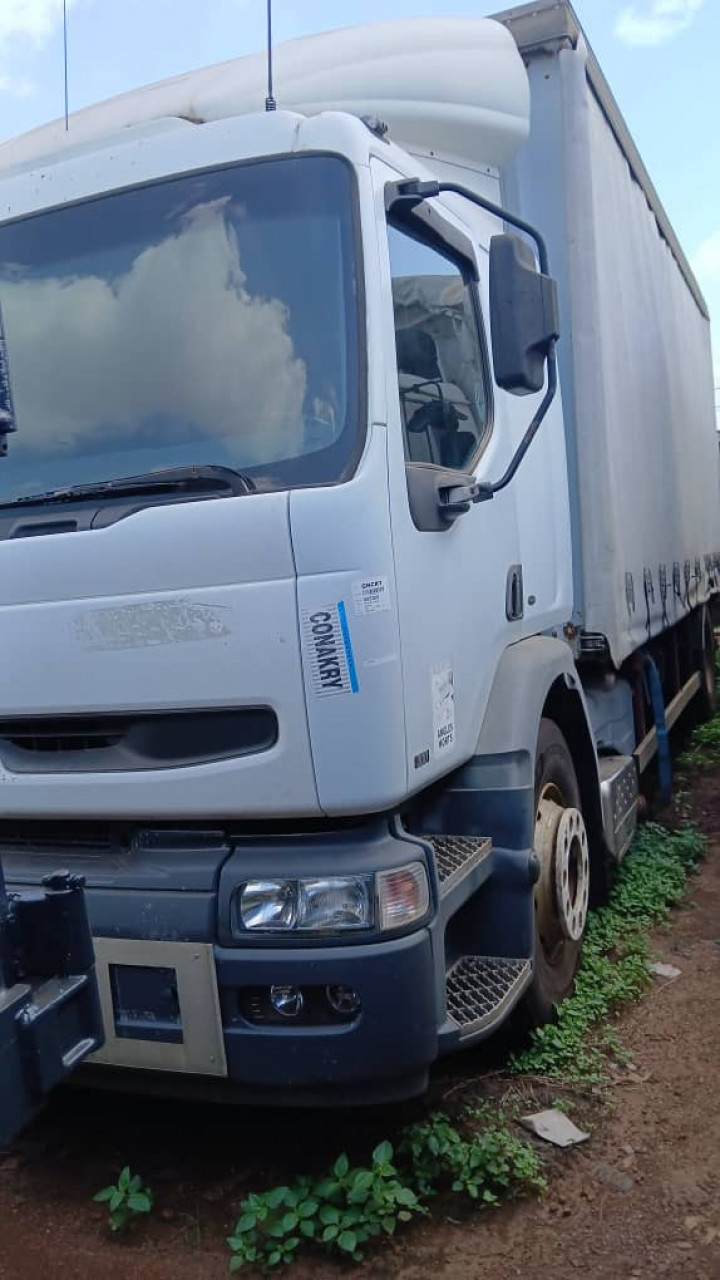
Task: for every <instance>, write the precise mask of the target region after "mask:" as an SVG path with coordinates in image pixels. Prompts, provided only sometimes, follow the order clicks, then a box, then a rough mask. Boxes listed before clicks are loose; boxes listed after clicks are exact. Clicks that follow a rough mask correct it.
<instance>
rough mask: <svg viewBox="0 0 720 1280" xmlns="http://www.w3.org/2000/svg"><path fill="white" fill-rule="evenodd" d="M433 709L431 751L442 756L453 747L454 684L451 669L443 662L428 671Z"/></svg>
mask: <svg viewBox="0 0 720 1280" xmlns="http://www.w3.org/2000/svg"><path fill="white" fill-rule="evenodd" d="M430 690H431V694H432V709H433V750H434V753H435V756H436V757H437V756H441V755H444V754H445V752H446V751H450V750H451V749H452V747H453V746H454V745H455V683H454V680H453V669H452V667H451V666H450V664H449V663H446V662H443V663H440V664H439V665H438V666H436V667H433V668H432V669H431V671H430Z"/></svg>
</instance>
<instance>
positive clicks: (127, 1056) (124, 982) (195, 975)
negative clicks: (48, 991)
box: [90, 938, 227, 1076]
mask: <svg viewBox="0 0 720 1280" xmlns="http://www.w3.org/2000/svg"><path fill="white" fill-rule="evenodd" d="M94 941H95V956H96V966H97V978H98V986H99V990H100V1003H101V1006H102V1013H103V1022H104V1026H105V1045H104V1047H103V1048H102V1049H101V1050H100V1051H99V1052H98V1053H96V1054H94V1055H93V1057H92V1058H91V1059H90V1061H91V1062H94V1063H102V1064H105V1065H108V1066H114V1067H134V1068H137V1069H140V1070H146V1071H178V1072H185V1073H189V1074H196V1075H211V1076H224V1075H226V1074H227V1064H226V1061H225V1048H224V1042H223V1035H222V1021H221V1016H220V1002H219V998H218V990H217V978H216V974H215V961H214V957H213V948H212V946H211V945H210V944H207V943H197V942H150V941H145V940H138V939H134V938H95V940H94Z"/></svg>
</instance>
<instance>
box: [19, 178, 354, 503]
mask: <svg viewBox="0 0 720 1280" xmlns="http://www.w3.org/2000/svg"><path fill="white" fill-rule="evenodd" d="M354 245H355V240H354V233H353V203H352V177H351V173H350V170H349V169H348V167H347V166H346V165H345V163H344V162H343V161H342V160H340V159H337V158H333V157H329V156H305V157H293V158H288V159H281V160H274V161H263V162H256V163H253V164H247V165H240V166H237V167H233V168H225V169H222V170H220V171H216V172H212V173H203V174H199V175H193V176H191V177H184V178H179V179H174V180H172V181H165V182H162V183H157V184H154V185H152V186H148V187H143V188H138V189H135V190H131V191H126V192H122V193H120V194H118V195H112V196H106V197H103V198H100V199H95V200H92V201H88V202H85V203H83V204H78V205H73V206H70V207H67V208H62V209H55V210H53V211H52V212H50V213H44V214H40V215H36V216H34V217H32V218H28V219H26V220H24V221H18V222H15V223H11V224H7V225H5V226H0V307H1V309H2V316H3V321H4V326H5V335H6V343H7V356H8V364H9V371H10V378H11V383H12V392H13V399H14V404H15V418H16V423H17V433H16V434H15V435H14V436H12V437H11V440H10V450H9V454H8V456H7V457H6V458H4V459H0V502H5V501H8V500H9V499H11V498H13V497H21V496H22V495H23V494H35V493H40V492H44V491H47V490H49V489H53V488H56V487H59V486H66V485H78V484H91V483H93V482H96V481H103V480H111V479H116V478H119V477H123V476H129V475H139V474H144V473H146V472H148V471H152V470H154V469H156V468H163V469H165V468H168V467H179V466H188V465H200V466H204V465H219V466H225V467H233V468H235V469H237V470H239V471H241V472H243V473H244V474H246V475H249V476H250V477H252V478H253V479H254V480H255V482H256V484H257V486H258V487H259V488H273V487H287V486H290V485H307V484H318V483H327V482H331V481H333V480H338V479H341V478H342V477H343V476H344V475H345V474H346V473H347V471H348V470H349V468H350V467H351V465H352V462H353V459H354V458H355V456H356V453H357V450H358V445H359V426H358V399H359V384H358V284H357V270H358V268H357V262H356V252H355V247H354Z"/></svg>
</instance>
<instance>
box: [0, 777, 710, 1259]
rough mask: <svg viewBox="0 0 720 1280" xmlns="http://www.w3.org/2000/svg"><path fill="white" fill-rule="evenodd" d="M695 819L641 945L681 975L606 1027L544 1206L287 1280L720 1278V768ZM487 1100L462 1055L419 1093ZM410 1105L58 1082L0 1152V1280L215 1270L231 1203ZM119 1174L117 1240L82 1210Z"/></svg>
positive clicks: (423, 1231) (324, 1156) (408, 1239)
mask: <svg viewBox="0 0 720 1280" xmlns="http://www.w3.org/2000/svg"><path fill="white" fill-rule="evenodd" d="M693 808H694V814H695V819H696V821H698V822H699V823H700V825H701V826H702V827H703V829H704V830H705V832H706V834H707V835H708V837H709V839H710V842H711V843H710V851H709V856H708V859H707V861H706V862H705V864H704V866H703V869H702V872H701V874H700V875H699V876H698V877H697V879H696V880H695V881H694V882H693V887H692V891H691V893H690V895H689V897H688V900H687V903H686V905H684V906H683V907H682V908H681V909H680V910H678V911H677V912H675V913H674V915H673V918H672V921H671V923H670V925H669V926H667V927H663V928H662V929H659V930H658V931H657V932H656V933H655V936H654V951H655V954H656V957H657V958H658V959H662V960H665V961H667V962H670V963H672V964H674V965H676V966H677V967H678V968H680V969H681V970H682V973H681V976H680V977H679V978H677V979H674V980H670V981H668V980H665V979H657V980H656V981H655V985H654V986H653V989H652V991H651V992H650V994H649V995H648V996H647V997H646V998H645V1000H644V1001H643V1002H642V1003H641V1004H639V1005H637V1006H635V1007H634V1008H633V1009H631V1010H630V1011H629V1012H628V1013H627V1014H626V1015H625V1016H624V1018H623V1019H622V1023H621V1028H622V1038H623V1040H624V1042H625V1044H626V1045H628V1046H629V1047H630V1048H631V1049H632V1051H633V1053H634V1060H633V1063H632V1069H629V1068H622V1069H621V1070H619V1071H618V1072H616V1073H615V1077H614V1084H613V1087H612V1090H611V1100H610V1106H609V1108H606V1109H600V1107H599V1105H598V1103H597V1102H593V1101H592V1100H588V1099H586V1098H584V1097H582V1096H578V1098H577V1106H578V1113H577V1115H576V1116H575V1118H576V1119H577V1120H578V1122H585V1123H588V1124H589V1126H590V1127H591V1128H592V1129H593V1132H592V1136H591V1139H590V1141H589V1142H588V1143H586V1144H585V1145H584V1146H582V1147H579V1148H577V1149H575V1150H572V1151H569V1152H562V1153H559V1152H555V1151H553V1150H548V1148H547V1147H545V1146H543V1154H544V1155H546V1156H547V1172H548V1177H549V1182H550V1189H549V1191H548V1193H547V1195H546V1196H545V1198H544V1199H543V1200H541V1201H537V1202H535V1201H528V1202H523V1203H520V1204H517V1205H513V1206H507V1207H504V1208H502V1209H500V1210H497V1211H493V1212H490V1213H488V1212H486V1213H477V1214H475V1215H470V1216H467V1215H465V1214H463V1215H462V1217H463V1220H462V1222H460V1221H451V1220H449V1219H448V1217H447V1215H445V1216H443V1215H442V1213H440V1214H436V1215H435V1216H434V1220H433V1221H432V1222H431V1223H425V1224H423V1225H422V1226H420V1227H419V1228H418V1227H416V1228H414V1229H412V1230H410V1231H409V1232H407V1233H406V1234H405V1235H404V1236H401V1237H400V1238H398V1239H397V1240H395V1241H393V1242H392V1243H391V1244H390V1245H389V1247H387V1248H384V1249H382V1250H381V1251H380V1252H378V1253H377V1254H376V1255H374V1256H372V1257H370V1258H369V1259H368V1260H367V1261H366V1263H365V1264H364V1266H363V1267H362V1268H359V1269H356V1268H354V1267H352V1266H349V1267H347V1266H343V1265H341V1264H338V1265H337V1266H333V1265H328V1264H325V1263H323V1262H318V1261H317V1260H314V1259H313V1260H312V1261H311V1262H307V1263H302V1264H299V1265H298V1266H297V1267H296V1268H295V1269H294V1270H293V1272H292V1273H291V1274H292V1275H293V1276H295V1277H297V1280H308V1277H310V1276H311V1275H312V1276H313V1277H314V1280H317V1278H318V1277H324V1276H327V1277H329V1278H331V1280H339V1277H348V1278H349V1280H354V1278H355V1277H358V1280H360V1277H362V1278H363V1280H368V1278H369V1277H371V1278H372V1280H390V1277H393V1280H421V1278H422V1280H424V1278H425V1277H426V1276H428V1275H430V1274H433V1275H435V1276H446V1277H453V1278H455V1277H457V1280H475V1278H476V1277H477V1280H480V1278H481V1277H482V1280H506V1278H509V1277H514V1276H522V1277H523V1278H524V1280H546V1278H547V1280H557V1277H559V1276H561V1277H566V1276H567V1277H572V1276H576V1275H577V1276H583V1278H584V1280H625V1278H626V1277H627V1278H628V1280H655V1278H656V1277H667V1278H668V1280H680V1278H681V1277H682V1280H716V1278H720V1105H719V1103H718V1093H719V1092H720V774H717V775H715V776H709V777H706V778H705V779H703V780H702V781H701V782H700V783H699V784H698V785H697V786H696V787H695V789H694V797H693ZM483 1068H484V1069H485V1071H486V1074H485V1075H482V1074H481V1073H482V1071H483ZM493 1088H497V1075H496V1074H495V1075H493V1073H492V1071H488V1063H487V1060H485V1061H483V1060H481V1059H477V1058H476V1059H475V1060H474V1061H472V1062H470V1061H469V1060H467V1059H466V1060H464V1061H462V1062H461V1061H460V1060H458V1065H455V1066H452V1065H451V1066H450V1067H449V1068H447V1069H445V1070H444V1071H443V1073H441V1074H439V1075H438V1077H437V1078H436V1080H435V1081H434V1083H433V1094H434V1095H435V1096H436V1097H441V1096H442V1095H443V1094H447V1093H449V1092H456V1093H457V1091H458V1090H459V1091H463V1090H465V1089H470V1090H472V1091H473V1092H474V1094H475V1095H476V1096H482V1094H483V1093H484V1092H490V1091H491V1090H492V1089H493ZM522 1088H524V1089H527V1090H528V1091H532V1090H533V1088H534V1089H535V1090H536V1098H537V1097H539V1096H541V1094H542V1090H543V1086H542V1084H541V1083H540V1082H536V1083H535V1084H533V1082H529V1083H528V1084H525V1085H523V1086H522ZM537 1091H539V1092H537ZM546 1096H549V1095H546ZM417 1111H418V1108H417V1107H414V1108H412V1107H410V1108H405V1109H398V1108H395V1109H394V1111H393V1112H389V1111H387V1110H386V1111H373V1112H362V1113H352V1112H343V1113H334V1112H331V1113H323V1112H317V1111H315V1112H303V1113H294V1112H277V1111H276V1112H264V1111H260V1110H257V1109H256V1110H253V1111H245V1110H239V1109H232V1110H228V1109H223V1108H219V1107H210V1106H196V1105H193V1106H190V1105H188V1104H187V1103H171V1102H162V1103H160V1102H157V1101H148V1100H138V1099H133V1098H127V1097H118V1096H116V1095H109V1094H96V1093H88V1092H86V1091H84V1090H82V1091H81V1090H78V1089H72V1090H69V1089H68V1090H66V1091H65V1092H64V1093H63V1094H62V1095H59V1096H58V1097H57V1098H56V1099H55V1100H54V1102H53V1104H52V1106H51V1107H50V1108H49V1109H48V1111H47V1112H46V1113H45V1114H44V1116H43V1117H42V1118H41V1119H40V1120H39V1121H38V1122H37V1123H36V1124H35V1125H34V1126H33V1128H32V1129H31V1130H30V1131H29V1132H28V1133H27V1134H26V1135H25V1137H24V1138H23V1139H22V1140H21V1141H20V1142H19V1143H18V1144H17V1145H16V1146H15V1147H14V1148H13V1150H12V1151H11V1152H9V1153H5V1154H2V1153H0V1223H1V1224H2V1225H1V1227H0V1278H1V1280H21V1278H22V1280H36V1277H37V1278H38V1280H39V1278H40V1277H43V1280H44V1278H45V1277H52V1280H91V1278H92V1280H100V1278H102V1277H105V1276H112V1277H113V1280H131V1278H132V1280H135V1277H140V1276H142V1277H143V1280H212V1278H214V1277H222V1276H224V1275H226V1274H227V1265H228V1256H229V1255H228V1252H227V1249H226V1248H225V1245H224V1240H225V1236H226V1235H227V1234H228V1233H229V1230H230V1229H231V1227H232V1225H233V1223H234V1220H235V1217H236V1209H237V1205H238V1203H239V1201H240V1199H241V1198H242V1197H243V1195H244V1194H245V1193H246V1192H247V1191H248V1190H251V1189H253V1188H256V1189H262V1188H263V1187H267V1186H270V1185H273V1184H274V1183H277V1182H280V1181H287V1180H288V1179H289V1178H290V1177H292V1176H293V1174H295V1173H298V1172H301V1171H303V1170H315V1169H320V1168H322V1167H324V1165H325V1164H326V1163H327V1162H328V1161H329V1160H330V1159H331V1158H332V1157H333V1156H334V1155H336V1154H337V1153H338V1151H339V1150H340V1149H342V1148H343V1147H344V1148H346V1149H348V1150H349V1152H350V1154H351V1156H352V1155H353V1154H354V1155H355V1156H356V1157H357V1158H358V1159H363V1158H365V1157H366V1156H367V1153H368V1150H369V1149H370V1146H369V1144H370V1143H371V1142H373V1141H374V1140H379V1139H380V1138H383V1137H388V1136H389V1137H390V1138H392V1136H393V1134H394V1133H395V1132H397V1129H398V1127H399V1125H400V1124H402V1123H403V1122H405V1121H407V1120H408V1119H410V1118H412V1116H413V1115H414V1114H417ZM125 1163H130V1164H131V1166H132V1168H133V1171H137V1172H139V1173H141V1174H142V1175H143V1177H144V1178H145V1180H146V1181H147V1182H148V1183H149V1184H150V1185H151V1186H152V1188H153V1190H154V1192H155V1196H156V1212H155V1214H154V1215H153V1218H152V1220H151V1221H150V1222H149V1223H147V1224H146V1225H145V1226H144V1227H143V1229H142V1230H141V1231H140V1232H139V1233H138V1234H137V1235H135V1236H134V1237H129V1238H128V1239H127V1240H120V1239H113V1238H111V1237H110V1236H109V1235H108V1233H107V1230H106V1228H105V1227H104V1225H103V1212H102V1209H101V1207H100V1206H96V1205H93V1204H92V1203H91V1202H90V1199H91V1196H92V1194H93V1192H95V1191H96V1190H98V1188H100V1187H102V1186H104V1185H106V1184H107V1183H108V1182H110V1181H112V1180H113V1178H114V1176H115V1175H116V1174H117V1172H118V1171H119V1169H120V1167H121V1166H122V1165H123V1164H125Z"/></svg>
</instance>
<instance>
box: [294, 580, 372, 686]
mask: <svg viewBox="0 0 720 1280" xmlns="http://www.w3.org/2000/svg"><path fill="white" fill-rule="evenodd" d="M302 629H303V637H304V640H305V646H306V649H307V651H308V654H309V657H310V680H311V684H312V691H313V693H314V694H315V697H316V698H325V697H329V696H331V695H333V694H338V693H357V692H358V687H359V686H358V679H357V671H356V668H355V657H354V654H353V649H352V642H351V639H350V628H349V627H348V621H347V611H346V609H345V603H344V601H342V600H341V601H340V603H339V604H328V605H322V606H321V607H320V608H319V609H303V612H302Z"/></svg>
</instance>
